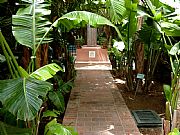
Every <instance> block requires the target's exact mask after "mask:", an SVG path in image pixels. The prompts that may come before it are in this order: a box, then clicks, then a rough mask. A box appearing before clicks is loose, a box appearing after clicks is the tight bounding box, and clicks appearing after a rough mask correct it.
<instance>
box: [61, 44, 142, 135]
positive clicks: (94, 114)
mask: <svg viewBox="0 0 180 135" xmlns="http://www.w3.org/2000/svg"><path fill="white" fill-rule="evenodd" d="M93 49H95V50H93ZM89 51H95V57H94V58H89V55H93V54H89ZM91 53H92V52H91ZM98 53H99V54H98ZM87 55H88V56H87ZM90 57H92V56H90ZM97 57H99V58H97ZM76 69H77V77H76V80H75V87H74V88H73V89H72V91H71V95H70V99H69V102H68V105H67V109H66V112H65V116H64V119H63V124H64V125H69V126H74V127H75V128H76V129H77V131H78V133H79V135H130V134H131V135H140V132H139V130H138V128H137V126H136V124H135V121H134V119H133V118H132V116H131V113H130V111H129V109H128V108H127V106H126V104H125V101H124V99H123V97H122V95H121V93H120V91H119V90H118V88H117V86H116V84H115V81H114V80H113V77H112V75H111V73H110V71H109V69H111V65H110V62H109V60H108V57H107V51H106V50H105V49H100V48H98V47H93V48H88V47H85V48H82V49H78V50H77V60H76Z"/></svg>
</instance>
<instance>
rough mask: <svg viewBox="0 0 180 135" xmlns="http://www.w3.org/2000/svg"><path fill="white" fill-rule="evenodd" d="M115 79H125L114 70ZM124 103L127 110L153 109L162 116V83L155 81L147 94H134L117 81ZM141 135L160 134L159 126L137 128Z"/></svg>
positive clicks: (163, 100) (163, 111) (163, 102)
mask: <svg viewBox="0 0 180 135" xmlns="http://www.w3.org/2000/svg"><path fill="white" fill-rule="evenodd" d="M111 73H112V75H113V77H114V78H115V79H121V80H124V81H125V79H124V78H123V77H121V76H119V75H117V73H116V72H115V71H112V72H111ZM117 87H118V88H119V90H120V92H121V94H122V96H123V98H124V100H125V102H126V105H127V106H128V108H129V110H130V111H132V110H144V109H149V110H154V111H155V112H156V113H157V114H158V115H159V116H160V117H164V113H165V97H164V94H163V87H162V84H161V83H159V82H158V81H155V82H154V84H153V85H152V86H151V88H150V91H149V92H148V93H147V94H136V96H135V91H128V88H127V86H126V84H125V83H117ZM139 130H140V132H141V133H142V134H143V135H161V127H158V128H157V127H153V128H152V127H150V128H139Z"/></svg>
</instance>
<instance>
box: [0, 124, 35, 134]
mask: <svg viewBox="0 0 180 135" xmlns="http://www.w3.org/2000/svg"><path fill="white" fill-rule="evenodd" d="M0 135H32V129H31V128H18V127H13V126H10V125H7V124H5V123H3V122H1V121H0Z"/></svg>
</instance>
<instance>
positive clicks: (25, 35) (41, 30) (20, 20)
mask: <svg viewBox="0 0 180 135" xmlns="http://www.w3.org/2000/svg"><path fill="white" fill-rule="evenodd" d="M23 1H24V2H28V3H30V4H27V5H28V6H27V7H25V8H20V9H19V10H18V11H17V13H16V15H13V18H12V23H13V35H14V36H15V38H16V40H17V41H18V42H19V43H20V44H22V45H25V46H27V47H30V48H32V49H33V50H36V47H37V45H38V44H39V42H40V41H41V39H42V37H43V35H44V34H45V33H46V31H47V30H48V28H49V26H50V25H51V23H50V22H49V21H48V20H47V19H46V18H45V16H47V15H50V13H51V12H50V10H48V9H46V7H49V6H50V5H49V4H46V3H44V0H42V1H38V0H23ZM51 41H52V38H45V39H44V40H43V41H42V44H43V43H48V42H51Z"/></svg>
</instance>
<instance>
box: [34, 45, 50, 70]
mask: <svg viewBox="0 0 180 135" xmlns="http://www.w3.org/2000/svg"><path fill="white" fill-rule="evenodd" d="M48 47H49V45H48V44H44V45H40V46H39V48H38V50H37V52H36V69H38V68H40V67H42V66H44V65H46V64H48Z"/></svg>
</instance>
